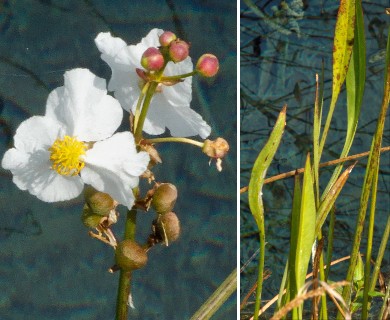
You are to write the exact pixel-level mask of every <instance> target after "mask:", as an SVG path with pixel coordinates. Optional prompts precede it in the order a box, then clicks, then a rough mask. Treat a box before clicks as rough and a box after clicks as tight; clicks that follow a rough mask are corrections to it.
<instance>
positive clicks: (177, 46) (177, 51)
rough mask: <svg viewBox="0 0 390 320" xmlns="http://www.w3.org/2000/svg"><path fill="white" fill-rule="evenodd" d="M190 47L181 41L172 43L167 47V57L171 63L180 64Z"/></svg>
mask: <svg viewBox="0 0 390 320" xmlns="http://www.w3.org/2000/svg"><path fill="white" fill-rule="evenodd" d="M189 50H190V46H189V44H188V43H187V42H185V41H183V40H175V41H172V42H171V44H170V46H169V57H170V58H171V60H172V61H173V62H175V63H176V62H181V61H183V60H184V59H185V58H187V57H188V54H189Z"/></svg>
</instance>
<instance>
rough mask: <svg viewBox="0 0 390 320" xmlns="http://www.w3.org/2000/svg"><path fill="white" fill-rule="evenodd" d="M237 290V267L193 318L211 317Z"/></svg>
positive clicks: (195, 319) (200, 319) (192, 319)
mask: <svg viewBox="0 0 390 320" xmlns="http://www.w3.org/2000/svg"><path fill="white" fill-rule="evenodd" d="M236 290H237V269H234V270H233V272H232V273H231V274H230V275H229V276H228V277H227V278H226V279H225V280H224V281H223V282H222V284H221V285H220V286H219V287H218V288H217V290H215V291H214V293H213V294H212V295H211V296H210V297H209V298H208V299H207V301H206V302H205V303H204V304H203V305H202V306H201V307H200V308H199V310H198V311H196V313H195V314H194V315H193V316H192V317H191V320H207V319H210V318H211V317H212V316H213V315H214V313H215V312H217V311H218V310H219V308H220V307H221V306H222V304H223V303H224V302H225V301H226V300H227V299H228V298H229V297H230V296H231V295H232V294H233V292H235V291H236Z"/></svg>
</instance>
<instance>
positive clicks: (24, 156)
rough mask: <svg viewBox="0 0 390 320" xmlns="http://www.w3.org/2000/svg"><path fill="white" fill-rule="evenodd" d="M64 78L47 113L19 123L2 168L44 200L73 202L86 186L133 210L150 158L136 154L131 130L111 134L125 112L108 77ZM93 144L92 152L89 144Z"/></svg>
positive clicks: (84, 73) (77, 72)
mask: <svg viewBox="0 0 390 320" xmlns="http://www.w3.org/2000/svg"><path fill="white" fill-rule="evenodd" d="M64 78H65V84H64V86H63V87H60V88H57V89H55V90H53V91H52V92H51V93H50V95H49V97H48V100H47V105H46V115H45V116H33V117H31V118H29V119H27V120H25V121H23V122H22V123H21V124H20V126H19V128H18V129H17V130H16V134H15V137H14V145H15V147H14V148H12V149H10V150H8V151H7V152H6V153H5V155H4V157H3V160H2V163H1V165H2V167H3V168H4V169H8V170H11V172H12V174H13V182H14V183H15V184H16V185H17V186H18V187H19V188H20V189H21V190H28V191H29V192H30V193H31V194H33V195H35V196H37V197H38V198H39V199H41V200H43V201H46V202H55V201H64V200H69V199H72V198H75V197H77V196H78V195H79V194H80V193H81V192H82V190H83V186H84V183H88V184H91V185H92V186H93V187H94V188H95V189H97V190H99V191H102V192H105V193H109V194H110V195H111V196H112V197H113V198H114V199H115V200H117V201H118V202H119V203H121V204H124V205H126V206H127V207H128V208H129V209H130V208H131V207H132V205H133V203H134V195H133V193H132V190H131V189H132V188H134V187H136V186H137V185H138V180H139V178H138V177H139V175H140V174H142V172H143V171H145V170H146V167H147V165H148V163H149V156H148V154H147V153H145V152H140V153H137V151H136V148H135V143H134V138H133V136H132V135H131V134H130V133H129V132H123V133H117V134H115V135H113V136H111V135H112V134H113V133H114V131H115V130H116V129H117V128H118V126H119V125H120V123H121V120H122V116H123V111H122V108H121V107H120V104H119V102H118V101H117V100H115V99H114V98H113V97H111V96H109V95H107V91H106V82H105V80H104V79H101V78H99V77H97V76H95V75H94V74H92V73H91V72H90V71H89V70H87V69H74V70H71V71H68V72H66V73H65V75H64ZM100 140H102V141H100ZM94 141H97V142H95V143H94V144H93V147H92V148H89V147H90V145H91V144H88V143H86V142H94Z"/></svg>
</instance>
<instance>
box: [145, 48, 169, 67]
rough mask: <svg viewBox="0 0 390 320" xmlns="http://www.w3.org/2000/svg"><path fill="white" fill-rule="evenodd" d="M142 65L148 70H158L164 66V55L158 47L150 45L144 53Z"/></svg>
mask: <svg viewBox="0 0 390 320" xmlns="http://www.w3.org/2000/svg"><path fill="white" fill-rule="evenodd" d="M141 65H142V67H144V68H145V69H146V70H149V71H158V70H160V69H161V68H162V67H163V66H164V56H163V55H162V53H161V52H160V50H158V49H157V48H153V47H150V48H148V49H146V51H145V52H144V54H143V55H142V58H141Z"/></svg>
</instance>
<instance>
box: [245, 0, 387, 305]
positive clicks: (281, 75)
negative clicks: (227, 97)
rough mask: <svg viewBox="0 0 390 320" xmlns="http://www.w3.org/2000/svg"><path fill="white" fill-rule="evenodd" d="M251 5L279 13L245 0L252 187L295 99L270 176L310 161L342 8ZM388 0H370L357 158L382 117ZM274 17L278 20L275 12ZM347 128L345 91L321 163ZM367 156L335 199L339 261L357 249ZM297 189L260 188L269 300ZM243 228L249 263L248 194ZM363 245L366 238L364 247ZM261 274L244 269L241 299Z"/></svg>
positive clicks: (252, 234) (254, 243) (252, 228)
mask: <svg viewBox="0 0 390 320" xmlns="http://www.w3.org/2000/svg"><path fill="white" fill-rule="evenodd" d="M254 2H255V3H256V4H257V5H258V7H259V8H260V9H261V10H262V11H263V12H264V13H266V14H267V15H268V16H271V17H274V19H273V21H265V20H264V19H259V18H258V17H257V16H256V15H255V14H254V13H252V12H251V11H250V10H249V9H248V7H247V6H246V5H245V4H244V3H243V2H242V3H241V11H240V12H241V43H240V48H241V55H240V60H241V62H240V64H241V112H240V125H241V132H240V141H241V161H240V162H241V186H245V185H247V184H248V181H249V177H250V172H251V169H252V166H253V163H254V161H255V159H256V157H257V155H258V153H259V152H260V150H261V148H262V146H263V145H264V143H265V141H266V139H267V137H268V135H269V132H270V130H271V128H272V126H273V124H274V122H275V119H276V116H277V115H278V113H279V111H280V110H281V108H282V106H283V105H284V104H287V105H288V108H287V127H286V132H285V134H284V136H283V140H282V144H281V145H280V148H279V150H278V152H277V154H276V156H275V161H274V163H273V165H272V166H271V168H270V170H269V171H268V174H267V176H271V175H274V174H277V173H282V172H286V171H290V170H293V169H295V168H300V167H302V166H304V161H305V158H306V153H307V152H308V151H310V148H311V134H312V119H313V116H312V115H313V108H314V93H315V73H320V72H321V62H322V60H324V68H325V94H324V96H325V103H324V105H325V108H328V106H329V102H330V99H329V98H330V96H331V77H332V45H333V34H334V25H335V21H336V14H337V9H338V5H339V2H338V1H326V0H323V1H303V2H302V1H286V3H287V4H288V5H289V8H290V9H291V11H289V12H286V11H284V12H283V10H281V7H280V6H278V5H279V3H280V1H273V0H271V1H254ZM300 4H301V5H302V6H299V5H300ZM294 5H295V7H294ZM386 6H387V7H388V6H389V2H388V0H378V1H370V2H368V1H363V8H364V20H365V28H366V37H367V82H366V90H365V96H364V101H363V107H362V111H361V118H360V121H359V127H358V130H357V134H356V138H355V141H354V144H353V146H352V148H351V151H350V154H354V153H360V152H364V151H367V150H369V149H370V145H371V135H372V133H373V132H374V130H375V126H376V119H377V117H378V115H379V109H380V106H381V99H382V95H383V79H384V76H383V69H384V49H385V47H386V40H387V30H388V25H389V20H390V18H389V16H388V15H386V14H385V11H384V8H385V7H386ZM277 15H278V16H279V20H278V19H276V18H275V17H276V16H277ZM326 110H327V109H326ZM386 121H387V124H386V127H385V133H384V137H383V146H388V145H389V143H390V135H389V125H388V123H389V116H387V119H386ZM345 128H346V108H345V93H344V92H342V93H341V96H340V98H339V102H338V104H337V107H336V111H335V115H334V119H333V121H332V124H331V128H330V134H329V137H328V140H327V144H326V147H325V150H324V155H323V159H322V160H323V161H327V160H331V159H335V158H337V157H338V155H339V154H340V152H341V149H342V147H343V144H344V138H345ZM381 161H382V162H381V174H380V178H379V186H378V203H377V211H376V228H375V239H374V241H375V242H374V257H376V253H377V249H378V246H379V243H380V237H381V236H382V233H383V229H384V224H385V222H386V220H387V217H388V215H389V208H390V192H389V190H390V172H389V165H390V156H389V154H384V155H383V156H382V158H381ZM366 162H367V160H366V159H363V160H361V161H359V164H358V165H357V167H356V168H355V169H354V171H353V173H352V175H351V176H350V178H349V180H348V183H347V185H346V186H345V188H344V190H343V191H342V193H341V195H340V196H339V200H338V201H337V203H336V219H337V222H336V231H335V232H336V234H335V243H334V259H337V258H341V257H343V256H346V255H348V254H349V253H350V249H351V244H352V235H353V233H354V229H355V224H356V222H355V221H356V216H357V212H358V208H359V198H360V192H361V185H362V183H363V178H364V173H365V170H364V168H365V164H366ZM330 173H331V171H330V170H328V169H325V170H322V171H321V177H320V180H321V181H323V184H324V185H323V186H322V187H325V184H326V182H327V179H328V178H329V176H330ZM292 188H293V184H292V180H291V179H285V180H282V181H278V182H276V183H273V184H271V185H267V186H265V187H264V190H263V193H264V196H263V199H264V202H265V212H266V213H265V219H266V241H267V246H266V249H267V251H266V262H265V264H266V268H267V269H269V270H270V271H271V272H272V275H271V277H270V278H269V279H268V280H266V281H265V283H264V290H263V292H264V295H263V297H264V299H269V298H271V297H273V296H274V295H276V294H277V293H278V289H279V286H280V281H281V275H282V273H283V270H284V265H285V263H286V259H287V255H288V250H287V249H286V248H288V246H289V238H290V234H289V219H290V210H291V209H290V208H291V197H292ZM240 228H241V263H244V262H245V261H247V260H248V259H249V257H251V256H252V254H253V253H254V252H255V251H256V249H257V248H258V240H257V235H256V234H257V228H256V225H255V222H254V220H253V218H252V216H251V214H250V212H249V209H248V203H247V195H246V194H245V195H242V196H241V226H240ZM364 248H365V247H364V243H363V246H362V250H363V251H364V250H365V249H364ZM346 267H347V263H344V264H343V265H339V266H337V267H336V268H334V272H333V273H332V279H341V278H343V277H344V276H345V268H346ZM382 271H384V272H389V271H390V253H389V251H387V253H386V255H385V257H384V261H383V270H382ZM256 274H257V260H255V261H254V262H253V263H252V264H250V265H249V267H248V268H247V269H246V270H245V272H244V273H243V274H242V277H241V296H242V297H243V296H244V295H245V294H246V293H247V292H248V290H249V289H250V287H251V286H252V285H253V284H254V282H255V279H256ZM252 301H253V299H252ZM249 309H251V307H250V308H249Z"/></svg>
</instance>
